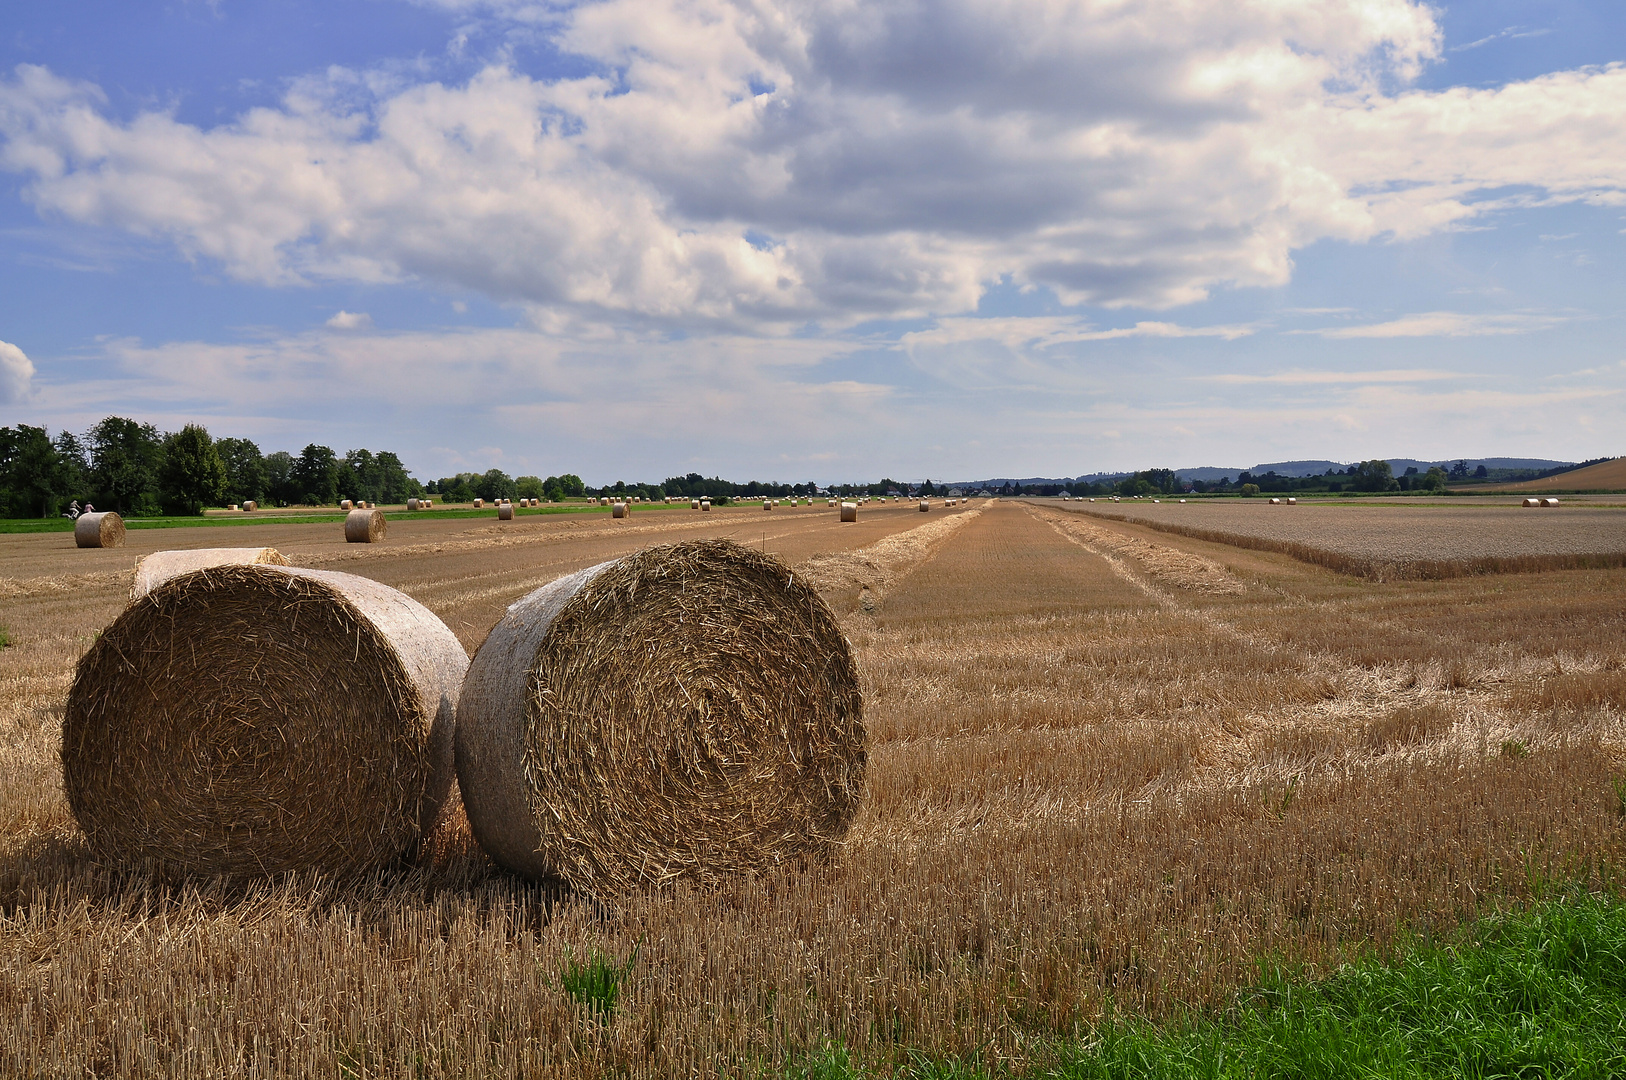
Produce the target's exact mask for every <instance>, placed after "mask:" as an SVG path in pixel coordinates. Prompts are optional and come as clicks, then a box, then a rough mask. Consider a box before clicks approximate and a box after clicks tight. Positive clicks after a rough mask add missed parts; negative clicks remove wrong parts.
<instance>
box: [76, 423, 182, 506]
mask: <svg viewBox="0 0 1626 1080" xmlns="http://www.w3.org/2000/svg"><path fill="white" fill-rule="evenodd" d="M87 441H88V442H89V444H90V482H91V487H92V489H93V491H92V494H93V497H94V499H95V501H96V503H97V505H98V507H99V508H100V509H102V510H117V511H118V512H119V513H121V514H126V515H129V514H147V513H153V512H156V511H157V509H158V466H159V464H160V463H161V462H162V460H163V456H164V449H163V443H162V440H161V439H160V437H159V435H158V429H157V428H155V427H153V426H152V425H151V424H139V423H137V422H136V421H134V420H131V419H128V418H126V417H123V416H109V417H107V418H106V419H104V420H102V421H101V422H100V423H98V424H97V425H96V426H95V427H93V428H91V429H90V431H89V433H88V436H87Z"/></svg>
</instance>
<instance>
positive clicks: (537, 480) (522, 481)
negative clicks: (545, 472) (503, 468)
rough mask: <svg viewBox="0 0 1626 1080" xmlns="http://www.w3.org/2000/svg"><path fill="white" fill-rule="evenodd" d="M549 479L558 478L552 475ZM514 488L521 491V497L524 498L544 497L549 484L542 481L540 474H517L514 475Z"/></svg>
mask: <svg viewBox="0 0 1626 1080" xmlns="http://www.w3.org/2000/svg"><path fill="white" fill-rule="evenodd" d="M548 479H549V480H555V479H556V478H555V477H552V476H550V477H548ZM514 490H515V491H518V492H519V497H520V498H522V499H540V498H542V497H543V495H544V492H546V491H547V485H546V484H544V483H543V482H542V478H541V477H540V476H516V477H514Z"/></svg>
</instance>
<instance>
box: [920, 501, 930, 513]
mask: <svg viewBox="0 0 1626 1080" xmlns="http://www.w3.org/2000/svg"><path fill="white" fill-rule="evenodd" d="M931 509H932V504H931V503H929V502H927V501H926V500H925V499H921V500H920V512H921V513H922V514H929V513H931Z"/></svg>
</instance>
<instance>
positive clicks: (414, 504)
mask: <svg viewBox="0 0 1626 1080" xmlns="http://www.w3.org/2000/svg"><path fill="white" fill-rule="evenodd" d="M407 509H408V510H417V509H418V500H417V499H408V500H407Z"/></svg>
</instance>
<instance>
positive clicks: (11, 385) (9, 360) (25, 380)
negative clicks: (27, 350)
mask: <svg viewBox="0 0 1626 1080" xmlns="http://www.w3.org/2000/svg"><path fill="white" fill-rule="evenodd" d="M33 381H34V362H33V361H32V360H30V359H29V358H28V357H27V355H25V354H24V353H23V351H22V350H21V349H19V348H18V347H17V346H15V345H13V344H11V342H9V341H0V401H3V402H5V403H6V404H8V405H11V404H16V403H18V402H21V401H24V400H26V399H27V398H28V396H29V393H30V386H31V384H32V383H33Z"/></svg>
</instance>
